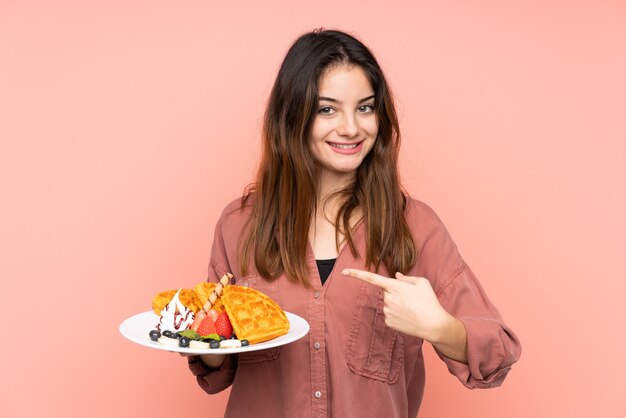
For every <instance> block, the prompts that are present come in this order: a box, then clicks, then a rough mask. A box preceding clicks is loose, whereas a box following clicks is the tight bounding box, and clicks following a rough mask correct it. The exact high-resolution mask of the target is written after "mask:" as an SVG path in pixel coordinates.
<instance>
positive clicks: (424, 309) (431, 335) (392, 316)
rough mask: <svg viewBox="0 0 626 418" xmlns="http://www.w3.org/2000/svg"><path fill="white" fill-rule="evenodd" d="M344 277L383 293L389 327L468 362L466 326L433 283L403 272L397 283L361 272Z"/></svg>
mask: <svg viewBox="0 0 626 418" xmlns="http://www.w3.org/2000/svg"><path fill="white" fill-rule="evenodd" d="M342 274H344V275H346V276H350V277H355V278H357V279H360V280H363V281H365V282H368V283H371V284H373V285H375V286H378V287H380V288H381V289H382V290H383V292H384V301H385V302H384V307H383V312H384V314H385V324H387V326H388V327H390V328H393V329H394V330H396V331H398V332H401V333H403V334H407V335H412V336H415V337H418V338H422V339H424V340H426V341H428V342H430V343H431V344H433V345H434V346H435V347H437V348H438V349H440V350H441V351H442V352H443V353H444V354H445V355H447V356H448V357H451V358H455V359H457V360H459V361H467V354H466V345H467V333H466V331H465V327H464V325H463V324H462V323H461V321H459V320H458V319H456V318H455V317H454V316H452V315H450V314H449V313H448V312H447V311H446V310H445V309H444V308H443V307H442V306H441V304H440V303H439V300H438V299H437V296H436V295H435V291H434V290H433V288H432V286H431V284H430V281H428V280H427V279H425V278H424V277H413V276H405V275H403V274H402V273H396V279H397V280H394V279H392V278H389V277H384V276H381V275H379V274H376V273H372V272H369V271H363V270H357V269H344V270H343V271H342Z"/></svg>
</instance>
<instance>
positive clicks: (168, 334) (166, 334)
mask: <svg viewBox="0 0 626 418" xmlns="http://www.w3.org/2000/svg"><path fill="white" fill-rule="evenodd" d="M163 336H164V337H168V338H172V331H170V330H169V329H166V330H165V331H163Z"/></svg>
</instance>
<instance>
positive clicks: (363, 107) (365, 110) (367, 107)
mask: <svg viewBox="0 0 626 418" xmlns="http://www.w3.org/2000/svg"><path fill="white" fill-rule="evenodd" d="M357 110H358V111H359V112H360V113H372V112H373V111H374V105H373V104H364V105H361V106H359V107H358V108H357Z"/></svg>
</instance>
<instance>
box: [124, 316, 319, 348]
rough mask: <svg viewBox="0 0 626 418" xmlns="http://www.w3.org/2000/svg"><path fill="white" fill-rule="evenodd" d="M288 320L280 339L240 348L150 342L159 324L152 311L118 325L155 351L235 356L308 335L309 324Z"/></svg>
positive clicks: (135, 341)
mask: <svg viewBox="0 0 626 418" xmlns="http://www.w3.org/2000/svg"><path fill="white" fill-rule="evenodd" d="M285 314H287V319H288V320H289V332H288V333H287V334H285V335H281V336H280V337H277V338H274V339H272V340H269V341H264V342H262V343H258V344H250V345H249V346H246V347H240V348H213V349H211V348H183V347H172V346H169V345H164V344H161V343H159V342H157V341H152V340H151V339H150V337H149V336H148V334H149V333H150V330H153V329H155V327H156V324H158V323H159V316H158V315H157V314H155V313H154V312H153V311H148V312H143V313H140V314H137V315H135V316H131V317H130V318H128V319H127V320H125V321H124V322H122V324H121V325H120V332H121V333H122V335H123V336H124V337H126V338H127V339H129V340H130V341H132V342H134V343H137V344H140V345H143V346H146V347H150V348H156V349H157V350H165V351H174V352H177V353H187V354H235V353H244V352H248V351H256V350H265V349H266V348H272V347H278V346H281V345H285V344H289V343H292V342H294V341H296V340H299V339H300V338H302V337H304V336H305V335H307V334H308V333H309V323H308V322H307V321H305V320H304V319H303V318H300V317H299V316H298V315H294V314H292V313H290V312H285Z"/></svg>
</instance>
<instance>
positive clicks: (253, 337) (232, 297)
mask: <svg viewBox="0 0 626 418" xmlns="http://www.w3.org/2000/svg"><path fill="white" fill-rule="evenodd" d="M221 299H222V302H223V304H224V307H225V308H226V312H227V313H228V317H229V318H230V322H231V324H232V325H233V329H234V330H235V334H237V338H239V339H240V340H248V341H249V342H250V344H256V343H260V342H263V341H267V340H271V339H272V338H276V337H279V336H281V335H283V334H286V333H287V332H288V331H289V320H288V319H287V315H285V312H284V311H283V310H282V309H281V308H280V306H278V304H277V303H276V302H274V301H273V300H272V299H270V298H269V297H268V296H266V295H264V294H263V293H261V292H259V291H258V290H254V289H250V288H248V287H244V286H235V285H230V286H226V287H224V291H223V293H222V297H221Z"/></svg>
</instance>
